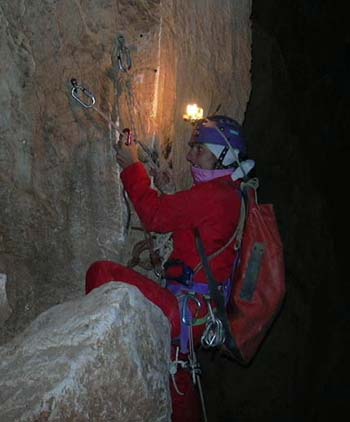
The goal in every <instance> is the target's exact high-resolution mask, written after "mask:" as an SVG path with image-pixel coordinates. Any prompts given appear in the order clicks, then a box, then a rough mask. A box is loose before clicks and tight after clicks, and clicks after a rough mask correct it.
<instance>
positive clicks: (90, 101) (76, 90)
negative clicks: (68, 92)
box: [70, 78, 96, 108]
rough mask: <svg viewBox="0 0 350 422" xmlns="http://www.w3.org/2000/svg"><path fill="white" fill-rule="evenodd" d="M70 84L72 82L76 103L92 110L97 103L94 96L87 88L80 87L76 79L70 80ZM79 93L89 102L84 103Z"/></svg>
mask: <svg viewBox="0 0 350 422" xmlns="http://www.w3.org/2000/svg"><path fill="white" fill-rule="evenodd" d="M70 82H71V84H72V86H73V88H72V97H73V98H74V99H75V100H76V101H78V103H79V104H80V105H82V106H83V107H84V108H91V107H92V106H93V105H94V104H95V102H96V100H95V97H94V95H93V94H92V93H91V92H90V91H89V90H88V89H86V88H85V87H83V86H82V85H78V81H77V80H76V79H75V78H72V79H71V80H70ZM79 91H81V92H82V94H84V95H85V97H86V100H85V101H88V102H84V101H83V100H82V99H81V98H80V97H79Z"/></svg>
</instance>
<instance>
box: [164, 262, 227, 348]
mask: <svg viewBox="0 0 350 422" xmlns="http://www.w3.org/2000/svg"><path fill="white" fill-rule="evenodd" d="M173 265H177V266H181V267H182V269H183V271H182V274H181V276H179V277H166V281H167V283H166V288H167V289H169V290H170V291H171V292H172V293H173V294H174V295H175V296H176V297H177V299H178V303H179V310H180V316H181V333H180V338H179V339H175V342H178V341H180V351H181V353H188V352H189V339H190V335H191V333H190V331H191V330H192V327H195V326H199V325H204V324H207V328H206V330H205V332H204V333H203V336H202V339H201V342H202V344H203V346H204V347H205V346H206V345H209V344H210V345H211V346H213V343H215V342H217V341H218V340H220V339H222V336H223V334H222V333H223V331H222V329H221V324H220V320H219V319H218V318H216V316H215V310H213V308H212V305H211V298H210V291H209V285H208V284H206V283H199V282H197V281H195V280H194V274H195V272H194V271H193V270H192V269H191V267H189V266H188V265H186V264H185V263H184V262H182V261H179V260H176V261H170V262H168V263H167V264H166V268H169V267H170V266H173ZM219 290H220V292H221V293H222V295H223V297H224V301H225V306H226V305H227V303H228V301H229V298H230V295H231V291H232V279H231V278H229V279H227V280H226V281H224V282H223V283H221V284H220V286H219ZM198 295H201V296H202V297H203V298H204V300H205V301H206V304H207V307H208V312H207V314H206V315H204V316H203V317H200V318H198V317H197V313H198V312H199V311H200V309H201V307H202V304H201V302H200V300H199V298H198ZM191 301H192V302H194V303H195V305H196V307H197V310H196V312H195V314H193V313H192V311H191V308H190V302H191ZM208 327H210V328H208Z"/></svg>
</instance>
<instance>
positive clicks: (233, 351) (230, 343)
mask: <svg viewBox="0 0 350 422" xmlns="http://www.w3.org/2000/svg"><path fill="white" fill-rule="evenodd" d="M195 236H196V243H197V248H198V251H199V254H200V256H201V260H202V264H203V267H204V269H205V271H206V274H207V278H208V284H209V293H210V298H211V299H212V300H214V302H215V303H216V306H217V316H218V318H219V319H220V321H221V322H222V325H223V327H224V330H225V345H226V347H227V348H228V350H229V352H230V355H231V356H232V357H234V358H235V359H236V360H237V361H238V362H239V363H241V364H244V360H243V358H242V355H241V353H240V351H239V349H238V347H237V343H236V340H235V338H234V337H233V335H232V332H231V328H230V323H229V321H228V317H227V312H226V307H225V301H224V296H223V295H222V294H221V293H220V292H219V289H218V283H217V281H216V280H215V277H214V274H213V272H212V270H211V268H210V265H209V261H208V257H207V255H206V253H205V248H204V244H203V241H202V238H201V236H200V233H199V230H198V229H195Z"/></svg>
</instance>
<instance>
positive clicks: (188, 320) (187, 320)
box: [181, 294, 202, 325]
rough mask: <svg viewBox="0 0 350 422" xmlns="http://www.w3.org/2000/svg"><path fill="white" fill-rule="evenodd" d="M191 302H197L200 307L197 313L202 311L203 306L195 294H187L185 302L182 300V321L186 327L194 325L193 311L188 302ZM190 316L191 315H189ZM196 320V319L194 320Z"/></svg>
mask: <svg viewBox="0 0 350 422" xmlns="http://www.w3.org/2000/svg"><path fill="white" fill-rule="evenodd" d="M190 300H193V301H194V302H196V305H197V307H198V309H197V312H198V311H199V310H200V309H201V307H202V304H201V302H200V300H199V299H198V298H197V297H196V296H194V295H193V294H187V295H186V296H185V297H184V298H183V300H182V315H181V320H182V322H183V323H184V324H185V325H192V324H193V318H192V315H191V310H190V308H189V305H188V302H189V301H190ZM189 314H190V315H189ZM194 319H196V318H194Z"/></svg>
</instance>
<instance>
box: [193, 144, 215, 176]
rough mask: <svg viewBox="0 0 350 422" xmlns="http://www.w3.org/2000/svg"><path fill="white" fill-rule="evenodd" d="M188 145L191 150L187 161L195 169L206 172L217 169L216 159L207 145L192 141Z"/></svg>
mask: <svg viewBox="0 0 350 422" xmlns="http://www.w3.org/2000/svg"><path fill="white" fill-rule="evenodd" d="M188 145H189V147H190V150H189V152H188V154H187V156H186V159H187V161H189V162H190V163H191V164H192V165H193V166H194V167H199V168H201V169H204V170H213V169H214V168H215V164H216V157H215V155H214V154H213V153H212V152H211V151H209V149H208V148H207V147H206V146H205V145H203V144H201V143H199V142H192V141H190V142H189V143H188Z"/></svg>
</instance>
